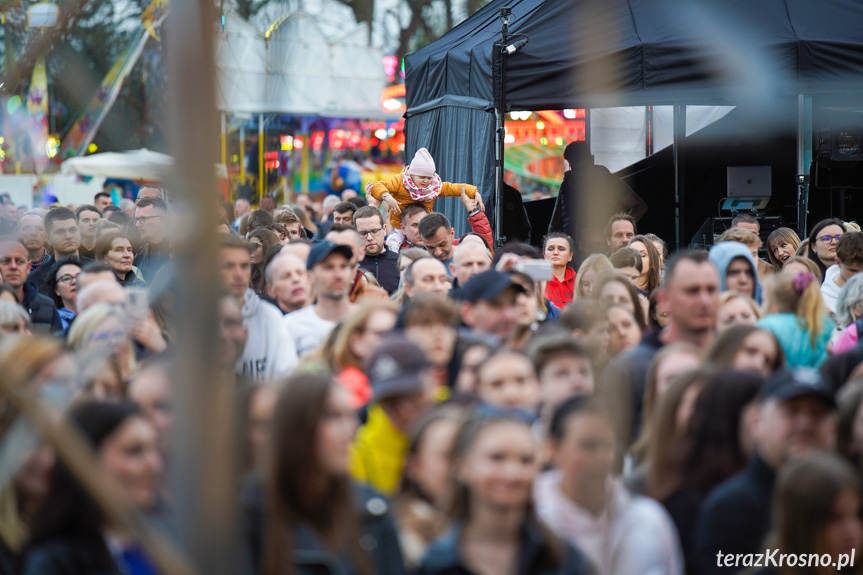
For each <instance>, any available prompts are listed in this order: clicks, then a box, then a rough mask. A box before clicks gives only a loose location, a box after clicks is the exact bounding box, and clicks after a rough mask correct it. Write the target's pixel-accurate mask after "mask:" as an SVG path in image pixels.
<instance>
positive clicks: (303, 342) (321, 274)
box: [285, 240, 354, 356]
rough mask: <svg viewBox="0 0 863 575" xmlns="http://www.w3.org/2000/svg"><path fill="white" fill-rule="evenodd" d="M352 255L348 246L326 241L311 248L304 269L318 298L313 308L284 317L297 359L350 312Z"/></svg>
mask: <svg viewBox="0 0 863 575" xmlns="http://www.w3.org/2000/svg"><path fill="white" fill-rule="evenodd" d="M353 254H354V252H353V250H352V249H351V248H349V247H348V246H342V245H339V244H335V243H333V242H331V241H327V240H324V241H322V242H318V243H317V244H315V245H314V246H312V250H311V251H310V252H309V259H308V261H307V262H306V269H307V270H308V271H309V280H310V283H311V286H312V292H313V293H315V294H317V298H318V299H317V301H316V302H315V304H314V305H310V306H308V307H304V308H302V309H300V310H297V311H295V312H291V313H289V314H288V315H286V316H285V323H286V325H287V326H288V331H290V332H291V336H292V337H293V338H294V342H295V343H296V346H297V353H298V354H299V355H300V356H302V355H304V354H307V353H309V352H312V351H315V350H316V349H318V348H319V347H321V345H322V344H323V343H324V340H325V339H327V336H328V335H329V334H330V332H331V331H332V330H333V328H334V327H336V324H337V323H338V322H340V321H341V320H343V319H344V318H345V317H347V315H348V314H349V313H350V312H351V310H353V305H352V304H351V302H350V300H349V299H348V295H349V294H350V291H351V279H352V278H353V275H354V267H353V265H352V263H351V258H353Z"/></svg>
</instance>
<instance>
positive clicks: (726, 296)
mask: <svg viewBox="0 0 863 575" xmlns="http://www.w3.org/2000/svg"><path fill="white" fill-rule="evenodd" d="M734 299H742V300H743V301H745V302H746V303H748V304H749V307H750V308H752V313H754V314H755V317H757V318H758V319H761V318H762V317H764V313H763V312H762V311H761V308H760V307H758V304H757V303H755V300H754V299H752V298H751V297H749V296H748V295H746V294H743V293H740V292H737V291H725V292H722V293H721V294H719V306H718V308H719V307H722V306H724V305H725V304H727V303H728V302H730V301H731V300H734ZM718 308H717V309H718Z"/></svg>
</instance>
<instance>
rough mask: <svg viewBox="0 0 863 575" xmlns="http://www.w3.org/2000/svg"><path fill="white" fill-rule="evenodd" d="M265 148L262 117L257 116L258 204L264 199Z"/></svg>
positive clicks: (261, 115)
mask: <svg viewBox="0 0 863 575" xmlns="http://www.w3.org/2000/svg"><path fill="white" fill-rule="evenodd" d="M265 153H266V146H265V145H264V115H263V114H258V202H259V203H260V201H261V200H263V199H264V190H265V189H266V187H267V186H266V178H267V176H266V173H265V172H264V165H265V164H264V154H265Z"/></svg>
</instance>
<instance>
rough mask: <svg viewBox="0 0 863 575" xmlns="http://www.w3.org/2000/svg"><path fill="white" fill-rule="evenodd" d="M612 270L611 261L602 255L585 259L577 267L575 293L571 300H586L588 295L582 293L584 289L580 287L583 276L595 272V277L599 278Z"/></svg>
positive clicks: (594, 255)
mask: <svg viewBox="0 0 863 575" xmlns="http://www.w3.org/2000/svg"><path fill="white" fill-rule="evenodd" d="M613 269H614V265H612V263H611V260H610V259H608V258H607V257H605V255H603V254H593V255H590V256H588V257H587V259H585V260H584V261H583V262H581V265H580V266H578V273H577V274H576V277H575V293H574V294H573V298H572V299H573V300H577V299H587V298H588V297H590V296H589V294H586V293H584V287H583V286H582V283H581V282H582V280H583V279H584V274H585V273H587V272H589V271H591V270H593V271H595V272H596V275H597V276H599V274H601V273H602V272H610V271H612V270H613Z"/></svg>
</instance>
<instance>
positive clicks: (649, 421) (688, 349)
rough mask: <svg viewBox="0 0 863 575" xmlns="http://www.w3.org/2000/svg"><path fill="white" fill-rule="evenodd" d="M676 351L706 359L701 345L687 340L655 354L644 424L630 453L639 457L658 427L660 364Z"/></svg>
mask: <svg viewBox="0 0 863 575" xmlns="http://www.w3.org/2000/svg"><path fill="white" fill-rule="evenodd" d="M676 353H684V354H689V355H691V356H694V357H697V358H699V359H704V351H703V350H702V349H701V348H700V347H698V346H696V345H694V344H691V343H689V342H685V341H679V342H676V343H672V344H669V345H666V346H664V347H662V348H661V349H660V350H659V351H658V352H656V355H655V356H653V360H652V361H651V362H650V367H648V368H647V384H646V385H645V387H644V404H643V408H642V413H643V414H644V417H643V419H644V425H643V426H642V428H641V435H640V436H639V438H638V439H637V440H636V441H635V443H634V444H633V445H632V447H631V448H630V449H629V451H630V453H632V454H633V455H635V456H636V457H637V458H639V459H640V458H642V457H644V456H645V454H646V453H647V446H648V445H650V444H651V442H652V441H651V433H653V431H654V429H655V427H656V424H654V423H653V418H654V417H655V415H656V404H657V403H658V402H659V393H658V392H657V389H656V384H657V378H658V374H659V364H661V363H662V362H664V361H665V359H666V358H667V357H669V356H671V355H674V354H676Z"/></svg>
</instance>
